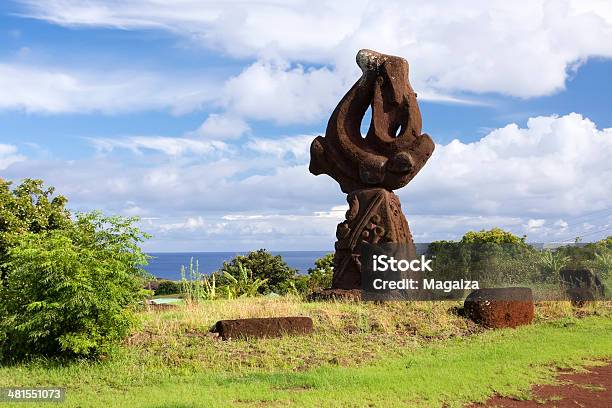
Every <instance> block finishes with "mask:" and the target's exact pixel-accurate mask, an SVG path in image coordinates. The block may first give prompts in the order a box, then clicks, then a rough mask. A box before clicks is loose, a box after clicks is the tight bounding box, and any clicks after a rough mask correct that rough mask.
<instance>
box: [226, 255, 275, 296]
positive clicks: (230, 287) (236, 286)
mask: <svg viewBox="0 0 612 408" xmlns="http://www.w3.org/2000/svg"><path fill="white" fill-rule="evenodd" d="M237 267H238V271H239V274H238V277H234V276H233V275H231V274H230V273H228V272H223V277H224V278H225V281H226V283H225V285H224V286H223V290H224V292H225V295H226V297H227V298H228V299H235V298H238V297H254V296H257V295H259V289H260V288H261V287H262V286H263V285H265V284H266V282H267V281H268V280H267V279H259V278H254V277H253V272H252V271H251V270H250V269H248V268H245V267H244V266H243V265H242V263H240V262H238V263H237Z"/></svg>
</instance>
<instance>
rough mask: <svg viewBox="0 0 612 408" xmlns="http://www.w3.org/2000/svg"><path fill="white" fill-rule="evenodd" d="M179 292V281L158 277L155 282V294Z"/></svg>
mask: <svg viewBox="0 0 612 408" xmlns="http://www.w3.org/2000/svg"><path fill="white" fill-rule="evenodd" d="M177 293H181V283H180V282H175V281H171V280H166V279H160V280H159V281H158V282H157V289H155V294H156V295H175V294H177Z"/></svg>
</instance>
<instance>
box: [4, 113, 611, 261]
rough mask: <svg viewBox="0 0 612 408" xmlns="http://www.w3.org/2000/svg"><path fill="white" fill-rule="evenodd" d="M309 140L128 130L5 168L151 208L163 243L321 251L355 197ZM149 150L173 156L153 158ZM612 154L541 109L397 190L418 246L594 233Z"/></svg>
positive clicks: (79, 192)
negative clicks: (225, 143)
mask: <svg viewBox="0 0 612 408" xmlns="http://www.w3.org/2000/svg"><path fill="white" fill-rule="evenodd" d="M312 138H313V135H300V136H296V137H284V138H280V139H262V138H250V139H248V141H247V142H246V143H244V144H241V145H239V146H235V147H234V148H233V149H229V150H224V149H221V148H220V149H215V148H214V147H213V152H214V154H211V150H210V148H209V147H208V146H209V145H208V144H206V143H207V142H197V143H198V144H197V145H196V146H200V144H199V143H203V144H202V145H201V147H197V148H194V147H184V146H182V145H181V144H180V143H183V141H182V139H180V138H179V139H172V140H174V142H178V143H179V144H178V145H177V146H172V147H170V148H169V147H163V148H162V147H160V143H161V144H163V143H166V142H168V140H166V139H161V140H158V139H153V141H152V142H151V141H150V140H146V141H143V140H141V139H131V138H126V139H120V141H119V142H117V141H115V142H114V144H112V145H111V146H109V147H107V149H106V150H104V153H105V154H104V155H102V156H100V157H94V158H85V159H82V160H72V161H70V162H66V161H62V160H57V161H49V160H46V161H45V160H32V159H30V160H27V161H25V162H22V163H15V164H13V165H12V166H11V167H9V168H7V169H6V171H5V172H4V173H3V175H6V176H7V177H8V178H10V179H19V178H23V177H32V176H36V175H40V174H45V179H46V180H47V181H48V182H49V183H50V184H52V185H55V186H56V187H57V189H58V191H60V192H62V193H64V194H66V195H67V196H68V197H70V198H71V199H72V200H73V201H72V204H71V205H72V206H73V208H78V209H92V208H99V207H100V206H101V205H102V206H103V208H102V209H103V210H105V211H108V212H119V213H124V214H129V215H141V216H146V217H147V221H146V222H145V225H146V226H147V228H150V231H151V232H153V233H154V235H155V236H156V238H155V239H154V240H153V241H152V242H151V244H149V245H150V246H151V248H153V249H157V250H159V249H164V250H170V249H169V245H174V246H173V247H172V248H173V249H177V250H181V249H183V250H184V249H185V248H193V247H194V246H195V245H200V246H205V247H206V248H209V249H210V250H213V249H215V248H221V249H222V248H232V249H234V248H235V249H244V248H246V247H248V246H249V245H253V246H259V245H266V246H268V247H269V248H273V249H287V248H298V249H299V248H300V245H303V246H302V248H309V249H319V248H327V247H329V246H328V244H329V243H331V242H333V241H334V232H335V225H336V224H337V223H338V222H339V221H340V220H341V219H342V218H343V216H344V212H345V211H346V196H345V195H344V194H342V193H341V192H340V190H339V188H338V186H337V184H336V183H335V182H334V181H333V180H332V179H331V178H330V177H327V176H318V177H315V176H313V175H311V174H310V173H309V172H308V145H309V142H310V140H311V139H312ZM174 142H172V143H174ZM117 148H122V149H128V150H127V151H128V152H130V151H133V152H139V151H140V152H141V154H135V155H133V156H131V157H130V160H125V156H124V155H121V156H115V154H118V152H116V151H115V150H116V149H117ZM149 149H156V150H155V151H158V152H165V153H167V155H157V156H155V159H154V160H152V158H151V155H150V154H146V152H147V151H148V150H149ZM9 154H15V153H14V150H11V151H10V152H9ZM172 154H180V155H181V156H180V160H177V156H172ZM611 156H612V129H599V128H597V126H596V125H595V124H594V123H593V122H592V121H591V120H589V119H587V118H584V117H583V116H581V115H579V114H576V113H572V114H569V115H565V116H561V117H557V116H541V117H535V118H531V119H530V120H529V121H528V122H527V126H526V127H519V126H518V125H516V124H509V125H507V126H505V127H502V128H499V129H496V130H493V131H491V132H490V133H488V134H487V135H486V136H484V137H483V138H482V139H480V140H478V141H475V142H471V143H466V142H460V141H458V140H455V141H452V142H450V143H448V144H446V145H438V146H436V151H435V152H434V155H433V156H432V158H431V159H430V161H429V162H428V164H427V165H426V166H425V167H424V168H423V170H422V171H421V173H419V174H418V175H417V177H415V179H414V180H413V181H412V182H411V183H410V184H409V185H408V186H407V187H406V188H404V189H401V190H399V191H398V194H399V195H400V196H401V199H402V207H403V210H404V213H405V214H406V216H407V218H408V220H409V223H410V226H411V229H412V231H413V234H414V236H415V239H416V240H417V241H419V242H427V241H431V240H435V239H453V238H457V237H460V236H461V235H462V234H463V233H465V232H466V231H467V230H470V229H474V230H479V229H483V228H492V227H495V226H499V227H502V228H506V229H509V230H511V231H513V232H514V233H516V234H520V235H522V234H527V235H528V238H529V239H530V240H532V241H547V242H548V241H559V240H568V239H572V240H573V236H576V235H584V234H589V235H588V238H589V239H597V238H598V237H599V236H603V235H604V234H605V231H604V230H605V229H606V228H611V227H612V208H609V205H610V198H611V197H612V168H611V167H610V165H609V158H610V157H611ZM92 180H95V181H96V182H92ZM211 242H214V245H213V244H211ZM266 242H267V243H268V244H266ZM181 245H183V246H181ZM210 245H213V246H214V248H212V247H210ZM272 245H274V246H272ZM196 249H197V248H196Z"/></svg>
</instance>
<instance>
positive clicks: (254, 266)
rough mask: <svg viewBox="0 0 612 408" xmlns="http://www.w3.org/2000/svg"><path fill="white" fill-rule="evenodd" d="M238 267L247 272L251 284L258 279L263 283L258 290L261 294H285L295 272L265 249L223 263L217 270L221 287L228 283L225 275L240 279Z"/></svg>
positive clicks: (277, 256)
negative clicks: (220, 278) (220, 279)
mask: <svg viewBox="0 0 612 408" xmlns="http://www.w3.org/2000/svg"><path fill="white" fill-rule="evenodd" d="M240 265H242V267H244V268H245V269H246V270H247V271H248V278H249V279H250V281H251V282H253V281H255V280H257V279H259V280H260V281H263V280H264V279H265V283H263V284H262V285H261V286H259V288H258V292H259V293H261V294H268V293H270V292H274V293H278V294H285V293H287V292H288V290H289V288H290V281H291V280H292V279H293V278H294V276H295V275H296V273H297V270H295V269H293V268H290V267H289V266H288V265H287V264H286V263H285V261H284V260H283V258H282V257H281V256H280V255H276V256H275V255H272V254H271V253H269V252H268V251H266V250H265V249H260V250H257V251H252V252H249V253H248V254H247V255H246V256H245V255H238V256H236V257H235V258H234V259H232V260H231V261H230V262H224V263H223V266H222V267H221V269H220V270H219V274H220V275H221V277H222V281H221V282H220V283H221V285H223V284H227V283H230V281H229V280H228V279H227V275H230V276H232V277H234V278H235V279H241V277H242V271H241V269H240Z"/></svg>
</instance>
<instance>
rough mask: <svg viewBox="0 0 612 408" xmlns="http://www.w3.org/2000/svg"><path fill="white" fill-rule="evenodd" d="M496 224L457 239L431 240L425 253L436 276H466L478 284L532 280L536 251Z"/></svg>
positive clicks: (535, 265)
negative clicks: (496, 226)
mask: <svg viewBox="0 0 612 408" xmlns="http://www.w3.org/2000/svg"><path fill="white" fill-rule="evenodd" d="M525 239H526V237H524V236H523V237H517V236H516V235H513V234H512V233H510V232H507V231H504V230H502V229H500V228H493V229H491V230H489V231H485V230H482V231H480V232H474V231H470V232H467V233H466V234H465V235H464V236H463V238H462V239H461V241H459V242H454V241H437V242H432V243H431V244H430V245H429V247H428V249H427V255H428V256H429V257H432V258H433V263H432V267H433V269H434V270H435V271H436V273H437V276H438V278H445V279H458V278H467V279H471V280H478V281H479V282H480V285H481V286H483V285H500V284H505V285H512V284H520V283H526V282H530V281H533V279H534V277H535V275H536V272H537V257H536V251H535V249H534V248H532V247H531V246H530V245H529V244H527V243H525Z"/></svg>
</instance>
